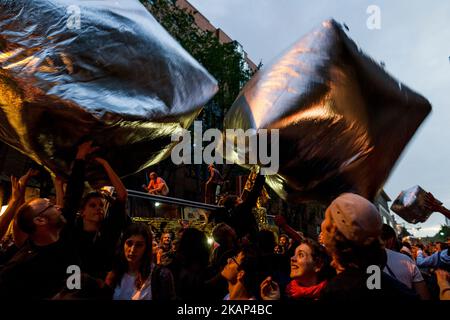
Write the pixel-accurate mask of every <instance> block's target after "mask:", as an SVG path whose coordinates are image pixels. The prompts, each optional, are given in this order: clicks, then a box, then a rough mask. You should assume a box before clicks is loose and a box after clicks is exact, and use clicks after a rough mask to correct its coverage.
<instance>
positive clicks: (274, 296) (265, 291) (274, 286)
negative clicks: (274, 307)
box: [260, 277, 280, 300]
mask: <svg viewBox="0 0 450 320" xmlns="http://www.w3.org/2000/svg"><path fill="white" fill-rule="evenodd" d="M260 294H261V298H262V299H263V300H280V287H279V286H278V283H276V282H275V281H272V277H267V278H266V279H264V281H263V282H261V285H260Z"/></svg>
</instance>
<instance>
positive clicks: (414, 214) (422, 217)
mask: <svg viewBox="0 0 450 320" xmlns="http://www.w3.org/2000/svg"><path fill="white" fill-rule="evenodd" d="M426 194H427V192H426V191H425V190H423V189H422V188H421V187H420V186H414V187H411V188H409V189H407V190H404V191H402V192H400V194H399V195H398V197H397V198H396V199H395V201H394V203H392V206H391V210H392V211H394V212H395V213H396V214H398V215H399V216H400V217H402V218H403V219H404V220H405V221H407V222H409V223H418V222H425V221H427V220H428V218H429V217H430V215H431V214H432V213H433V212H432V211H431V210H429V209H427V208H426V205H425V196H426ZM441 204H442V203H441Z"/></svg>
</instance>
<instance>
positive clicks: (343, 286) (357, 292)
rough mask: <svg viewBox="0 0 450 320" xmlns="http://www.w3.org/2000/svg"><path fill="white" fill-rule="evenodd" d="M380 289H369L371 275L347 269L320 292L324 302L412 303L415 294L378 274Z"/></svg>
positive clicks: (392, 279)
mask: <svg viewBox="0 0 450 320" xmlns="http://www.w3.org/2000/svg"><path fill="white" fill-rule="evenodd" d="M380 275H381V281H380V283H381V285H380V289H369V288H368V285H367V280H368V278H369V277H370V276H371V274H368V273H366V272H365V271H362V270H359V269H347V270H345V271H343V272H342V273H339V274H338V275H336V276H335V277H334V278H333V279H331V280H330V281H329V282H328V284H327V286H326V287H325V288H324V289H323V290H322V293H321V297H320V300H324V301H373V300H383V301H414V300H419V297H418V296H417V294H416V293H415V292H414V291H413V290H411V289H409V288H408V287H406V286H405V285H404V284H403V283H401V282H399V281H397V280H395V279H394V278H392V277H390V276H389V275H387V274H386V273H384V272H382V271H381V272H380Z"/></svg>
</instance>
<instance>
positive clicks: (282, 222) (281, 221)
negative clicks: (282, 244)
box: [275, 215, 303, 242]
mask: <svg viewBox="0 0 450 320" xmlns="http://www.w3.org/2000/svg"><path fill="white" fill-rule="evenodd" d="M275 224H276V225H277V226H278V227H280V228H281V229H283V231H284V232H285V233H286V234H287V235H288V236H289V237H290V238H291V239H293V240H295V241H297V242H302V241H303V239H302V236H301V235H300V234H298V233H297V231H295V230H294V229H293V228H292V227H291V226H290V225H288V224H287V221H286V218H285V217H283V216H282V215H277V216H275Z"/></svg>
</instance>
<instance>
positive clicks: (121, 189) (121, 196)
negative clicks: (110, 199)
mask: <svg viewBox="0 0 450 320" xmlns="http://www.w3.org/2000/svg"><path fill="white" fill-rule="evenodd" d="M94 160H95V161H97V162H98V163H99V164H100V165H101V166H102V167H103V168H104V169H105V172H106V174H107V175H108V178H109V180H110V181H111V183H112V185H113V187H114V189H115V190H116V192H117V200H119V201H121V202H125V201H126V200H127V197H128V192H127V189H126V188H125V186H124V185H123V183H122V180H120V178H119V176H118V175H117V174H116V172H115V171H114V170H113V168H111V166H110V165H109V163H108V161H106V160H105V159H102V158H98V157H97V158H94Z"/></svg>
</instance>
